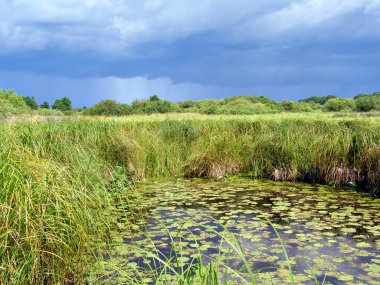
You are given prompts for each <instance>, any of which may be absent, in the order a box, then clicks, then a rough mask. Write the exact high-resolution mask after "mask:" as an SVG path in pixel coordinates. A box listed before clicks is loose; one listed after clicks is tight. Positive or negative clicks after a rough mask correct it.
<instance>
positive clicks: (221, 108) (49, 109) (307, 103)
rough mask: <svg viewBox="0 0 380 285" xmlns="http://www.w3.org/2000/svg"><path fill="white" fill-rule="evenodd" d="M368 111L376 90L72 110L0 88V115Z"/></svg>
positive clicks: (379, 96)
mask: <svg viewBox="0 0 380 285" xmlns="http://www.w3.org/2000/svg"><path fill="white" fill-rule="evenodd" d="M313 111H324V112H342V111H344V112H369V111H380V92H376V93H373V94H359V95H357V96H355V97H354V98H340V97H338V96H335V95H327V96H312V97H308V98H305V99H301V100H299V101H297V102H296V101H287V100H284V101H282V102H276V101H274V100H271V99H270V98H268V97H267V96H248V95H240V96H233V97H229V98H223V99H220V100H216V99H203V100H198V101H193V100H185V101H181V102H170V101H166V100H161V99H160V98H159V97H158V95H153V96H150V98H149V99H139V100H133V101H132V103H131V104H122V103H119V102H116V101H114V100H110V99H106V100H102V101H100V102H99V103H97V104H96V105H94V106H92V107H91V108H85V107H84V108H80V109H74V108H73V107H72V103H71V101H70V99H68V98H67V97H63V98H61V99H56V100H55V101H54V103H53V104H52V105H51V106H50V105H49V103H48V102H46V101H45V102H42V103H41V104H38V103H37V102H36V100H35V98H34V97H30V96H22V95H19V94H16V93H15V92H14V91H13V90H12V89H5V90H3V89H0V115H2V116H4V115H19V114H27V113H31V112H32V113H35V114H42V115H50V114H73V113H76V114H83V115H105V116H125V115H131V114H154V113H201V114H225V115H251V114H270V113H280V112H313Z"/></svg>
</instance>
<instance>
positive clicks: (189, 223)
mask: <svg viewBox="0 0 380 285" xmlns="http://www.w3.org/2000/svg"><path fill="white" fill-rule="evenodd" d="M136 188H137V190H138V192H140V193H141V194H142V197H143V204H144V205H143V206H144V208H145V210H144V212H143V216H145V219H143V220H141V221H140V222H138V227H137V226H136V227H135V229H136V233H135V234H134V235H131V234H130V231H128V233H127V231H126V232H125V236H123V242H124V243H125V244H128V245H133V246H135V247H138V248H141V249H145V250H148V251H149V250H150V251H155V250H156V249H157V250H159V251H160V255H162V257H163V258H164V256H169V255H170V254H172V255H173V252H172V253H171V250H172V249H173V244H175V246H176V247H175V248H176V250H177V251H180V253H179V255H178V256H180V260H179V262H180V263H183V265H184V264H186V262H189V261H190V260H192V258H194V257H195V256H197V252H198V249H199V248H200V250H201V252H202V254H203V257H202V262H204V263H208V262H209V261H211V260H213V259H216V258H217V256H218V254H220V253H221V252H223V250H224V251H226V252H227V251H228V245H227V244H226V243H221V240H222V238H221V237H220V235H218V234H217V233H215V232H214V231H217V232H222V231H223V226H225V227H226V228H228V230H229V231H230V232H232V233H234V234H235V235H236V237H237V238H238V240H239V242H240V244H241V247H242V249H243V251H244V255H245V256H246V258H247V260H248V263H249V265H250V267H251V268H252V270H253V271H254V273H255V275H256V277H257V281H258V282H259V283H260V284H271V282H273V284H289V282H290V281H289V280H290V278H289V272H288V268H287V263H286V261H285V258H284V254H283V250H282V248H281V244H280V241H279V239H278V237H277V236H276V234H275V231H274V230H273V228H272V227H271V226H270V225H269V224H268V223H267V220H266V219H269V220H270V221H271V222H272V223H273V224H274V226H275V227H276V229H277V230H278V232H279V233H280V235H281V237H282V239H283V241H284V244H285V246H286V249H287V252H288V255H289V257H290V259H291V263H292V269H293V271H294V274H295V280H296V284H316V282H315V281H314V280H313V278H312V274H313V273H314V274H315V276H316V278H317V280H318V282H320V283H322V281H323V280H325V284H380V199H374V198H372V197H370V196H369V195H367V194H363V193H356V192H355V191H351V190H336V189H334V188H327V187H322V186H311V185H307V184H298V183H284V182H272V181H257V180H251V179H232V180H223V181H210V180H201V179H194V180H185V179H178V180H165V181H158V182H157V181H156V182H154V181H152V182H149V181H148V182H140V183H138V184H137V185H136ZM119 210H120V209H119ZM121 210H122V209H121ZM119 223H120V224H121V228H122V223H123V219H120V220H119ZM165 227H166V228H165ZM142 232H144V233H145V234H146V235H147V236H149V238H147V236H146V235H145V234H142ZM168 232H170V233H171V234H170V235H169V233H168ZM172 240H173V241H174V242H173V241H172ZM124 251H125V252H124V253H119V254H118V256H119V257H122V258H123V259H124V260H127V262H126V263H127V264H128V266H129V267H130V266H132V267H134V268H138V267H147V266H153V267H154V266H155V265H154V264H153V263H149V262H148V261H146V260H144V259H143V258H142V257H141V256H142V254H140V253H138V252H137V251H133V252H134V253H133V254H132V253H131V250H126V249H124ZM224 260H225V262H226V264H228V265H229V266H231V267H233V268H236V269H239V268H240V267H241V266H242V265H243V262H242V261H241V258H237V257H236V256H234V255H231V256H230V257H224ZM198 262H199V261H198ZM180 265H181V264H180ZM228 278H231V279H232V278H233V276H230V277H228ZM146 281H147V283H151V280H150V279H149V278H148V279H147V280H146ZM126 284H128V282H126Z"/></svg>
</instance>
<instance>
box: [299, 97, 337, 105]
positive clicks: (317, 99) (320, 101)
mask: <svg viewBox="0 0 380 285" xmlns="http://www.w3.org/2000/svg"><path fill="white" fill-rule="evenodd" d="M333 98H338V97H337V96H335V95H327V96H312V97H308V98H305V99H302V100H299V101H298V102H305V103H310V102H315V103H318V104H321V105H324V104H326V102H327V101H329V100H330V99H333Z"/></svg>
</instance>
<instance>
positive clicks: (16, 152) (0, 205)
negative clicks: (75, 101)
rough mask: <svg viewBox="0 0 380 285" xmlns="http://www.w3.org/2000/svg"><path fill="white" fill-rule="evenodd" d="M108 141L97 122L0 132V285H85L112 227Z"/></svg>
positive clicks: (17, 127)
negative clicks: (96, 248)
mask: <svg viewBox="0 0 380 285" xmlns="http://www.w3.org/2000/svg"><path fill="white" fill-rule="evenodd" d="M107 136H112V126H111V125H110V124H107V125H106V126H105V125H102V124H95V123H93V122H92V123H90V122H74V121H62V122H43V123H23V122H20V123H17V124H14V125H10V126H9V125H3V126H1V127H0V189H1V191H0V220H1V228H0V256H1V259H0V260H1V264H0V284H73V283H74V282H77V283H81V280H82V278H83V272H82V268H83V266H84V264H85V263H87V262H89V260H88V258H89V257H90V256H91V252H92V249H93V248H94V245H95V242H97V241H98V242H99V241H102V240H105V239H106V238H107V236H108V233H109V229H110V228H111V226H112V221H111V219H110V214H109V209H110V204H111V201H112V195H111V193H110V192H109V191H108V188H109V183H110V182H111V181H112V174H113V167H112V165H111V164H110V163H109V161H108V160H107V159H106V157H107V153H106V152H105V150H106V149H107V148H106V147H105V145H106V144H107V143H108V139H107Z"/></svg>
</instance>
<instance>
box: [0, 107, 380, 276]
mask: <svg viewBox="0 0 380 285" xmlns="http://www.w3.org/2000/svg"><path fill="white" fill-rule="evenodd" d="M115 171H116V172H115ZM120 172H122V175H119V174H120ZM241 173H244V174H249V175H251V176H252V177H266V178H271V179H274V180H284V181H285V180H286V181H307V182H319V183H320V182H322V183H330V184H335V185H346V184H350V183H351V184H352V183H356V184H359V185H373V186H378V185H379V175H378V173H380V120H378V118H376V117H371V118H361V117H349V118H345V117H334V116H333V115H328V116H327V115H324V116H322V115H320V114H314V115H309V116H307V115H291V116H286V115H281V116H280V115H271V116H269V115H263V116H250V117H248V116H247V117H244V116H239V117H231V116H230V117H228V116H224V117H223V116H213V117H207V116H198V115H197V116H194V115H181V116H179V115H166V116H149V117H148V116H145V117H142V116H137V117H129V118H118V119H116V118H115V119H114V118H96V119H94V118H91V119H90V118H71V119H70V118H69V119H67V118H62V119H60V120H48V119H44V120H43V121H40V122H34V121H28V122H25V121H18V122H15V123H9V122H3V123H1V125H0V188H1V191H0V220H1V225H2V226H1V228H0V256H1V262H0V280H1V281H0V284H73V283H74V282H77V283H81V282H82V281H83V278H84V274H85V273H84V272H83V271H82V269H83V267H84V265H85V264H88V263H89V262H90V261H89V259H91V255H92V253H93V250H94V245H95V244H96V243H98V242H99V241H105V240H107V238H108V236H109V232H110V230H111V229H112V228H113V222H112V217H111V216H112V215H111V205H112V203H113V199H114V197H115V196H114V194H113V192H114V191H115V189H116V190H117V191H125V188H127V182H128V181H126V175H127V176H128V177H129V179H130V180H132V179H143V178H147V177H153V178H154V177H175V176H177V177H178V176H185V177H210V178H220V177H225V176H228V175H236V174H241ZM115 180H116V181H115ZM123 195H124V194H123Z"/></svg>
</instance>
